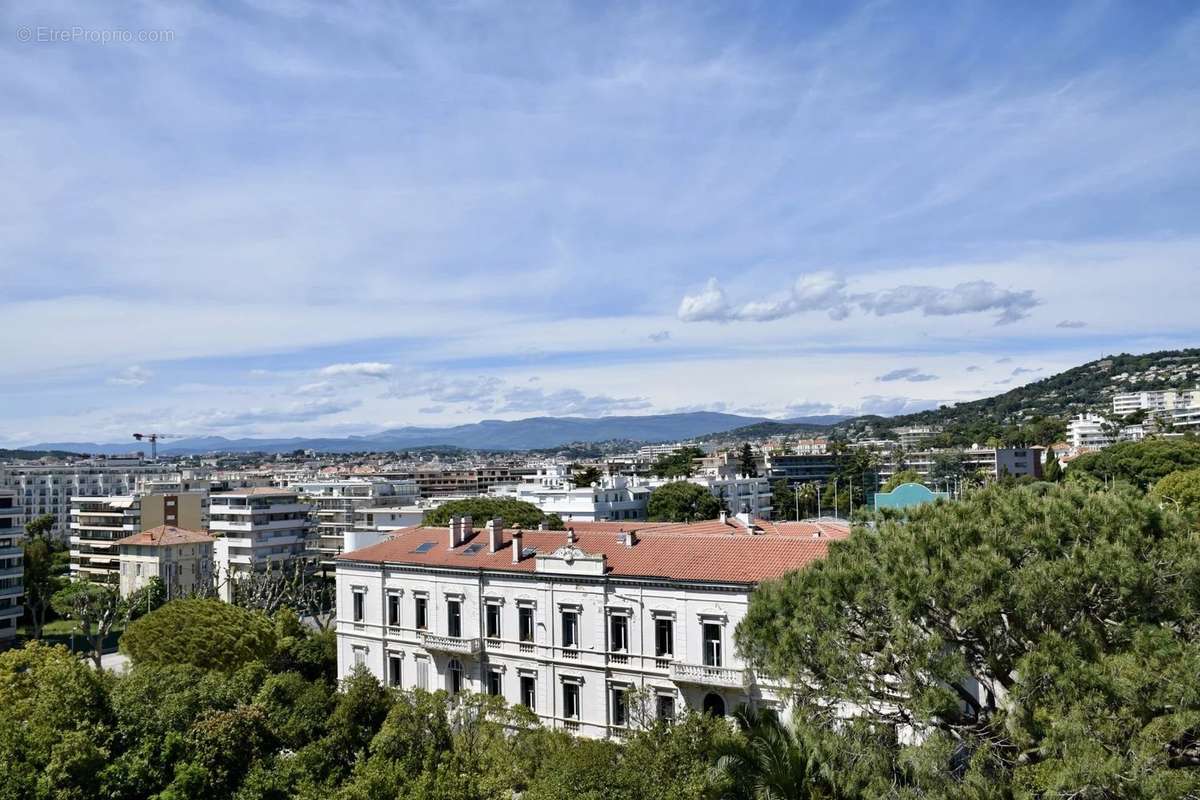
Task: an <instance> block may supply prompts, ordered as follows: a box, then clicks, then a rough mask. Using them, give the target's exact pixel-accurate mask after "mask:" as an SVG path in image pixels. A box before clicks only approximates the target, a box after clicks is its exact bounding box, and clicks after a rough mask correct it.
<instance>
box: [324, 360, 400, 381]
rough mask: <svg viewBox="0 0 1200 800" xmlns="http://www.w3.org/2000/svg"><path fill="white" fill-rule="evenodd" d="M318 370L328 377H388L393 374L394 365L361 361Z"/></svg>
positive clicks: (331, 365) (333, 365) (332, 365)
mask: <svg viewBox="0 0 1200 800" xmlns="http://www.w3.org/2000/svg"><path fill="white" fill-rule="evenodd" d="M317 371H318V372H319V373H320V374H321V375H323V376H325V377H328V378H342V377H354V378H386V377H388V376H390V375H391V374H392V365H391V364H382V363H380V362H378V361H360V362H358V363H354V364H330V365H329V366H327V367H322V368H321V369H319V370H317Z"/></svg>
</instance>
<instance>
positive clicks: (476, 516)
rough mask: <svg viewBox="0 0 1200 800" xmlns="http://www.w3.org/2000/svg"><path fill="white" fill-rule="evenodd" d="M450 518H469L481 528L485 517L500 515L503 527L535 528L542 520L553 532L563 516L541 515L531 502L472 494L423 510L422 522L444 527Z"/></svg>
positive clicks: (560, 526)
mask: <svg viewBox="0 0 1200 800" xmlns="http://www.w3.org/2000/svg"><path fill="white" fill-rule="evenodd" d="M451 517H470V518H471V520H472V524H473V525H475V526H476V527H482V526H483V525H485V524H486V523H487V521H488V520H491V519H496V518H500V519H502V520H504V527H506V528H516V527H522V528H536V527H537V526H538V525H539V524H542V523H545V525H546V527H548V528H549V529H550V530H552V531H560V530H562V529H563V523H562V519H560V518H559V516H558V515H557V514H544V513H542V510H541V509H540V508H538V507H537V506H535V505H533V504H532V503H526V502H524V501H522V500H514V499H513V498H511V497H471V498H467V499H465V500H452V501H450V502H449V503H443V504H442V505H440V506H438V507H437V508H434V509H430V510H429V511H426V512H425V517H424V520H423V522H424V524H425V525H435V526H443V525H449V524H450V518H451Z"/></svg>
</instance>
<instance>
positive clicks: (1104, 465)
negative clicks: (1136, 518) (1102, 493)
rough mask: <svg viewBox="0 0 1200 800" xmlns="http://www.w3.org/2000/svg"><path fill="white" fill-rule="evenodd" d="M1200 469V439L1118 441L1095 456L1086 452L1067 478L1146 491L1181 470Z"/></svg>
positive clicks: (1078, 459)
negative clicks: (1108, 482) (1120, 484)
mask: <svg viewBox="0 0 1200 800" xmlns="http://www.w3.org/2000/svg"><path fill="white" fill-rule="evenodd" d="M1195 468H1200V439H1198V438H1196V437H1195V436H1183V437H1179V438H1170V439H1146V440H1145V441H1141V442H1119V443H1118V444H1114V445H1111V446H1109V447H1106V448H1104V449H1103V450H1097V451H1096V452H1094V453H1084V454H1083V455H1081V456H1079V458H1076V459H1075V460H1073V461H1072V462H1071V463H1070V466H1069V467H1068V468H1067V477H1068V478H1072V479H1075V480H1078V479H1080V478H1087V477H1091V478H1095V479H1097V480H1100V481H1124V482H1126V483H1131V484H1133V485H1134V486H1136V487H1138V488H1139V489H1147V488H1149V487H1150V486H1151V485H1152V484H1154V483H1155V482H1156V481H1158V480H1160V479H1161V478H1164V477H1166V476H1167V475H1169V474H1171V473H1172V472H1175V471H1176V470H1181V469H1195Z"/></svg>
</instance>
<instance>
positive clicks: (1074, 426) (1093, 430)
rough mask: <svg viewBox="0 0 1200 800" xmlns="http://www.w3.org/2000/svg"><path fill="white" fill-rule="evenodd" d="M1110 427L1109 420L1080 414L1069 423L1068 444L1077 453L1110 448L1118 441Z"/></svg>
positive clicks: (1093, 415) (1094, 415)
mask: <svg viewBox="0 0 1200 800" xmlns="http://www.w3.org/2000/svg"><path fill="white" fill-rule="evenodd" d="M1108 425H1109V423H1108V420H1106V419H1105V418H1104V417H1101V416H1098V415H1096V414H1080V415H1079V416H1078V417H1075V418H1073V419H1072V420H1071V421H1070V422H1068V423H1067V444H1069V445H1071V450H1072V451H1074V452H1076V453H1079V452H1083V451H1087V450H1099V449H1100V448H1102V447H1108V446H1109V445H1110V444H1112V443H1113V442H1115V441H1116V436H1114V435H1113V433H1112V432H1111V431H1110V430H1108Z"/></svg>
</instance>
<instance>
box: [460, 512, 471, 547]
mask: <svg viewBox="0 0 1200 800" xmlns="http://www.w3.org/2000/svg"><path fill="white" fill-rule="evenodd" d="M472 533H474V531H473V530H472V529H471V518H470V517H461V518H460V519H459V527H458V543H459V544H462V543H463V542H465V541H466V540H467V539H470V538H471V534H472Z"/></svg>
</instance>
